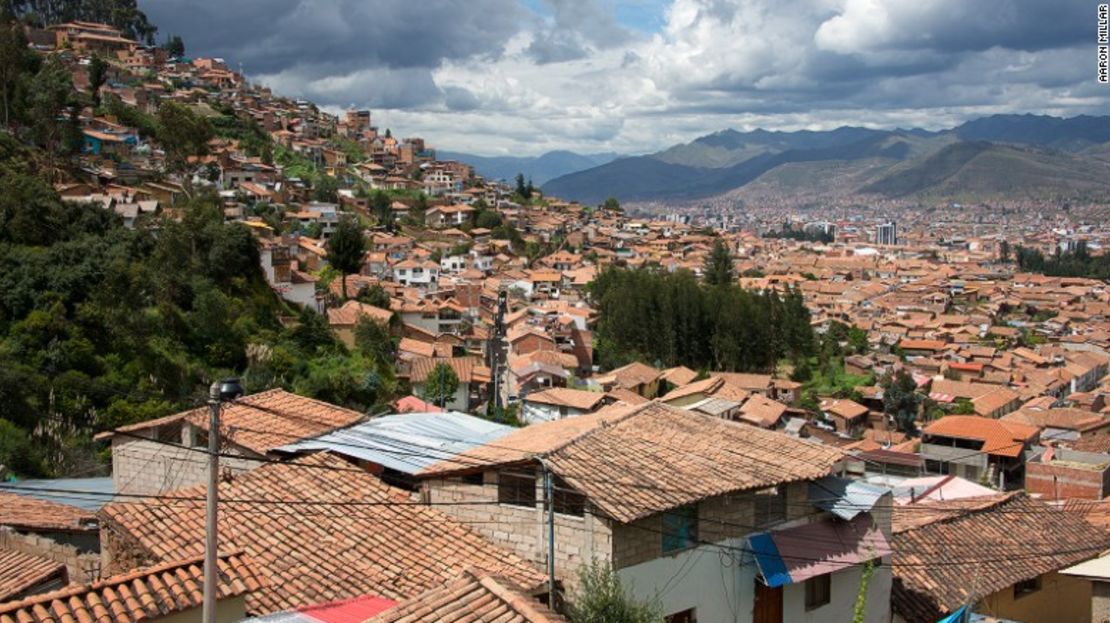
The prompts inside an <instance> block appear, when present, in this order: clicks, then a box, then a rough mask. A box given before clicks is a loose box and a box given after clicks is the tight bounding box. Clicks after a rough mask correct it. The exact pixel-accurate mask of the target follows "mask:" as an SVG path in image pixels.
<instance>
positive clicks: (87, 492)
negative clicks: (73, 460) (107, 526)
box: [4, 476, 116, 512]
mask: <svg viewBox="0 0 1110 623" xmlns="http://www.w3.org/2000/svg"><path fill="white" fill-rule="evenodd" d="M4 487H5V491H8V492H9V493H16V494H18V495H26V496H28V497H32V498H37V499H40V500H46V501H47V502H61V503H62V504H69V505H71V506H76V507H78V508H83V509H85V510H89V511H93V512H96V511H98V510H100V507H101V506H104V505H105V504H107V503H108V502H111V501H112V500H113V497H112V496H113V495H114V494H115V492H116V491H115V488H114V487H113V486H112V478H111V477H110V476H105V477H100V478H52V479H41V480H40V479H34V480H19V481H16V482H6V483H4ZM60 490H65V491H67V492H72V493H64V494H63V493H58V491H60Z"/></svg>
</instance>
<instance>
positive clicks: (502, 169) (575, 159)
mask: <svg viewBox="0 0 1110 623" xmlns="http://www.w3.org/2000/svg"><path fill="white" fill-rule="evenodd" d="M437 157H439V158H440V159H441V160H459V161H461V162H465V163H467V164H469V165H471V166H473V167H474V170H475V171H477V172H478V175H481V176H482V177H485V178H487V179H493V180H512V179H514V178H515V177H516V175H517V173H523V174H524V177H526V178H532V183H534V184H536V185H537V186H539V185H542V184H544V183H546V182H547V181H548V180H551V179H554V178H556V177H560V176H562V175H567V174H569V173H575V172H578V171H583V170H585V169H590V168H593V167H596V166H599V165H603V164H607V163H609V162H612V161H613V160H616V159H617V158H618V157H619V156H618V154H614V153H603V154H576V153H574V152H572V151H549V152H547V153H546V154H543V155H542V156H530V157H513V156H475V155H472V154H464V153H460V152H453V151H443V150H438V151H437Z"/></svg>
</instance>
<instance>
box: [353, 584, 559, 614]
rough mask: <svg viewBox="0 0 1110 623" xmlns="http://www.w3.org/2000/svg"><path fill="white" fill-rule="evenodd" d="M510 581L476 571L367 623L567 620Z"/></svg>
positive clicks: (400, 605) (402, 604) (404, 603)
mask: <svg viewBox="0 0 1110 623" xmlns="http://www.w3.org/2000/svg"><path fill="white" fill-rule="evenodd" d="M565 621H566V619H564V618H563V617H561V616H559V615H558V614H555V613H554V612H552V611H551V610H549V609H548V608H547V607H546V606H544V605H543V604H541V603H539V602H538V601H536V600H534V599H532V598H531V597H529V596H528V595H526V594H525V592H524V591H523V590H522V589H520V588H519V587H517V586H514V585H513V584H512V583H511V582H510V581H508V580H505V579H502V578H496V577H493V576H489V575H482V574H476V573H473V572H470V571H468V572H466V573H463V574H462V575H461V576H459V577H458V578H456V579H454V580H452V581H451V582H448V583H447V584H445V585H444V586H441V587H439V588H434V589H432V590H430V591H428V592H426V593H424V594H422V595H419V596H417V597H414V598H412V599H410V600H409V601H406V602H403V603H401V604H398V605H397V607H395V608H392V609H390V610H387V611H385V612H383V613H382V614H379V615H378V616H376V617H374V618H372V619H370V620H368V621H366V623H565Z"/></svg>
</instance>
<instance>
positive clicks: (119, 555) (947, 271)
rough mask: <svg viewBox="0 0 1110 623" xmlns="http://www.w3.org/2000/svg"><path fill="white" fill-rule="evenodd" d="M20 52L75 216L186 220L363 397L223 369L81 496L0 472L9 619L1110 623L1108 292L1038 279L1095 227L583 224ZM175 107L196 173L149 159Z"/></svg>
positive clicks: (331, 128)
mask: <svg viewBox="0 0 1110 623" xmlns="http://www.w3.org/2000/svg"><path fill="white" fill-rule="evenodd" d="M25 35H26V38H27V41H28V43H29V45H30V49H32V50H33V51H34V53H35V54H36V55H37V56H39V57H41V58H42V59H47V60H45V61H44V62H47V63H56V64H57V65H58V66H60V67H64V68H65V70H66V72H68V73H69V76H70V79H71V81H72V89H73V90H75V91H76V92H80V93H89V94H90V97H91V98H93V99H94V100H96V102H98V103H97V104H95V105H94V104H92V103H91V102H90V105H88V106H84V107H80V108H79V109H75V110H73V111H72V112H73V117H72V118H73V123H74V124H76V127H77V128H78V129H79V133H80V144H79V147H78V148H77V149H76V150H75V152H74V153H73V154H72V155H71V165H72V166H70V167H69V168H68V169H67V170H66V172H65V173H64V174H59V175H58V176H56V177H54V178H52V180H51V185H52V187H53V189H54V190H55V191H56V193H57V195H58V196H59V197H60V199H61V201H62V202H63V203H64V204H65V205H71V206H78V205H80V206H84V207H88V206H92V207H94V208H96V209H97V210H102V211H103V212H105V213H107V214H109V215H113V218H115V219H117V222H118V223H119V225H120V227H122V228H124V229H131V230H144V229H152V230H154V231H156V232H162V231H163V230H165V231H169V229H170V227H169V225H168V223H171V222H176V223H182V222H186V223H187V222H189V221H188V219H189V218H191V217H190V211H191V210H192V209H193V206H194V203H195V202H196V201H197V200H198V197H207V198H209V199H210V200H211V201H213V202H214V205H216V206H217V207H218V209H219V210H220V211H221V215H222V221H221V223H220V225H221V226H225V227H234V228H236V231H245V232H249V233H250V237H249V240H250V243H251V247H252V250H253V251H254V252H255V255H252V258H256V259H257V261H258V266H257V270H255V267H249V268H250V270H251V271H254V272H257V273H258V274H259V275H260V276H261V278H262V279H264V282H265V284H266V286H268V288H267V289H266V290H265V291H264V292H263V293H262V294H257V293H255V294H252V296H260V297H265V296H271V297H273V298H274V300H275V301H277V300H280V305H281V306H282V307H281V313H280V320H281V323H282V325H283V328H284V329H288V330H290V331H295V330H296V329H297V328H298V327H299V328H308V330H314V329H313V328H314V327H317V326H319V327H326V332H327V333H328V334H327V335H326V336H325V338H320V339H326V340H330V341H331V342H334V343H335V344H336V346H335V348H337V349H342V350H343V351H345V352H351V353H355V352H359V353H363V354H364V355H365V356H366V357H367V358H372V359H373V360H374V361H376V362H377V364H380V365H377V364H376V365H377V368H375V370H374V372H373V373H372V374H371V375H363V377H360V378H359V379H358V380H357V381H356V380H346V381H344V382H346V383H348V384H350V385H354V384H356V383H370V380H368V379H367V377H369V376H373V382H374V383H375V389H374V391H373V393H374V396H375V400H374V401H372V404H366V403H359V404H357V405H356V404H354V403H344V402H343V401H341V400H338V399H336V400H328V399H325V398H322V397H321V396H331V395H335V396H345V395H348V393H345V390H343V389H337V390H335V391H334V392H333V394H315V395H307V392H298V391H297V387H296V386H294V385H293V384H290V383H286V382H283V380H282V379H281V378H278V376H279V375H275V376H274V378H275V379H276V380H274V382H272V383H270V386H269V387H266V388H262V389H259V390H258V391H246V390H244V389H243V387H242V386H241V385H240V381H242V385H249V384H248V383H247V380H246V379H245V378H243V379H239V380H236V379H233V378H231V377H232V376H237V375H239V374H241V373H243V371H242V370H236V369H234V366H233V365H228V366H223V367H222V368H221V369H222V370H226V371H227V372H228V374H227V376H226V377H225V376H223V375H221V377H219V378H206V379H205V381H206V382H211V383H213V385H214V390H213V392H214V393H213V394H212V396H211V397H210V398H208V399H207V400H206V399H205V397H201V398H200V399H199V400H195V401H194V402H193V403H192V404H191V405H190V406H189V408H187V409H183V410H176V406H177V405H179V403H176V402H175V403H173V404H174V405H175V410H174V412H171V413H154V412H151V413H149V415H150V417H143V418H138V417H134V418H131V419H130V420H129V421H123V420H122V419H121V420H118V421H115V422H113V424H116V425H111V426H100V427H99V429H98V430H96V431H95V437H94V439H95V443H96V444H97V448H98V452H99V453H100V454H99V455H98V456H100V457H101V458H102V459H103V462H102V464H101V465H99V466H95V465H94V466H93V467H92V468H89V469H87V470H86V471H87V472H93V471H96V469H95V468H96V467H100V468H103V469H101V470H100V472H99V473H95V474H92V476H91V477H90V475H89V474H88V473H65V474H57V475H58V476H61V477H59V478H37V479H35V478H32V479H24V478H23V476H24V474H22V473H19V470H18V469H17V468H15V467H14V466H6V467H5V468H3V469H2V471H3V472H4V475H5V476H8V477H9V478H8V480H9V481H8V482H5V483H4V484H0V623H62V622H69V621H74V622H78V623H94V622H95V623H137V622H139V621H166V622H167V623H168V622H169V621H170V620H173V621H174V622H175V623H189V622H194V621H195V622H197V623H200V622H201V621H202V620H203V621H205V623H209V621H210V619H209V618H208V617H209V616H214V618H213V619H211V623H215V622H216V621H219V622H220V623H225V622H226V623H231V622H233V621H242V620H248V621H259V622H260V623H265V622H275V621H323V622H326V623H332V622H336V623H338V622H340V621H342V622H359V623H361V622H367V623H370V622H375V623H377V622H387V621H396V622H401V621H405V622H425V621H426V622H432V621H460V622H461V621H483V622H494V621H497V622H509V621H513V622H533V623H541V622H552V623H555V622H566V621H570V622H571V623H577V622H578V621H585V620H591V621H592V620H602V619H585V618H582V617H583V615H582V614H581V613H582V612H583V609H582V608H583V606H582V604H584V603H588V602H589V596H590V595H591V593H590V591H591V589H596V588H597V585H598V583H602V584H604V583H605V582H612V581H613V578H617V580H618V586H619V587H622V588H621V591H623V592H622V593H621V596H622V597H623V598H625V599H626V600H627V601H628V602H630V603H633V604H639V605H640V606H642V607H643V608H645V609H646V610H647V611H650V612H651V614H649V615H647V616H646V617H645V618H643V619H637V620H661V621H667V622H668V623H690V622H694V621H698V622H700V623H718V622H722V623H723V622H726V621H751V622H753V623H781V622H784V621H786V622H806V621H813V622H818V621H865V622H868V623H880V622H881V623H888V622H891V621H897V622H905V623H918V622H921V623H925V622H929V623H932V622H939V621H984V622H989V621H1021V622H1026V623H1038V622H1046V623H1047V622H1050V621H1051V622H1057V621H1106V620H1110V557H1104V555H1105V554H1108V553H1110V503H1108V502H1106V498H1107V496H1110V400H1108V399H1110V288H1108V286H1107V281H1106V280H1105V279H1099V278H1091V277H1089V276H1063V275H1059V274H1057V275H1053V274H1048V273H1051V272H1053V271H1052V270H1047V269H1044V266H1046V265H1048V264H1051V263H1052V262H1053V261H1058V262H1063V261H1064V259H1060V258H1074V259H1075V261H1077V262H1079V261H1089V260H1090V258H1098V257H1101V256H1102V252H1103V250H1104V249H1106V248H1107V245H1110V229H1108V228H1107V226H1106V223H1105V221H1102V222H1100V221H1096V220H1091V219H1090V218H1089V212H1086V211H1084V209H1082V208H1081V207H1077V208H1076V209H1075V210H1073V211H1063V210H1061V211H1058V212H1057V213H1054V214H1047V213H1046V214H1044V215H1042V214H1041V213H1040V212H1036V211H1029V210H1026V211H1014V212H1012V213H1007V214H1006V215H1005V216H1004V217H1002V216H999V217H997V218H995V217H988V218H969V217H967V214H968V212H964V211H960V210H957V209H956V208H957V207H958V206H953V205H951V204H950V203H949V204H943V205H938V206H934V207H933V209H932V210H931V211H930V212H928V213H920V212H914V211H912V210H909V209H908V206H899V205H894V204H890V205H870V206H864V207H860V208H858V209H854V208H851V207H849V206H843V205H842V206H837V207H836V209H835V210H833V209H832V208H831V207H830V209H829V210H827V211H825V212H824V213H820V212H818V211H804V210H800V209H798V208H797V207H796V206H792V205H791V206H783V205H781V204H780V203H779V202H777V201H767V202H766V203H764V204H760V205H753V206H751V207H750V209H749V210H748V211H747V212H746V215H745V216H744V217H743V218H724V217H721V216H720V214H719V213H715V214H711V213H710V211H704V210H688V211H683V212H682V213H672V212H668V211H667V210H665V209H663V210H658V211H652V212H646V211H633V210H631V209H628V208H627V207H625V208H622V206H621V205H620V203H619V202H618V201H617V200H616V199H611V200H609V201H606V202H604V203H603V204H601V205H584V204H580V203H577V202H573V201H564V200H561V199H559V198H557V197H552V196H546V195H544V193H543V192H542V191H541V190H540V189H538V188H535V187H534V186H533V184H532V183H531V181H530V180H526V179H524V178H523V176H521V177H519V178H518V179H516V180H493V179H484V178H482V177H481V176H480V175H478V174H477V173H476V172H475V170H474V169H473V168H472V167H471V166H469V165H467V164H466V163H464V162H459V161H453V160H439V159H437V157H436V155H437V154H436V148H435V144H434V140H433V138H432V137H428V138H421V137H404V138H402V137H394V136H393V134H392V132H391V131H390V130H389V129H386V128H382V127H379V126H378V125H375V120H374V117H373V115H372V111H370V110H366V109H351V110H347V111H344V112H342V113H341V114H331V113H329V112H326V111H325V110H322V109H321V108H319V107H317V106H316V105H314V104H313V103H312V102H309V101H304V100H296V99H289V98H286V97H283V96H281V95H279V94H275V93H273V92H272V91H271V90H270V89H269V88H267V87H264V86H261V85H259V84H254V83H252V82H251V81H250V80H248V79H247V78H246V77H245V75H244V74H243V73H242V70H241V69H239V68H236V67H232V66H229V65H228V63H227V62H225V61H223V60H221V59H218V58H205V57H203V56H186V55H185V54H184V52H183V51H182V50H178V51H177V52H179V53H177V54H173V53H171V52H172V51H171V50H168V49H166V48H165V47H155V46H150V45H145V44H142V43H140V42H138V41H135V40H132V39H129V38H128V37H127V36H126V35H125V33H124V32H122V31H121V30H120V29H118V28H114V27H112V26H110V25H106V24H100V23H92V22H83V21H73V22H69V23H61V24H55V25H51V26H49V27H47V28H42V29H40V28H34V27H27V28H26V32H25ZM175 106H179V107H180V108H182V109H184V112H183V113H181V114H182V115H183V116H182V117H180V119H182V122H181V126H180V127H182V128H186V127H191V126H192V125H193V124H196V125H197V126H198V127H199V126H201V125H203V126H204V127H205V128H207V131H202V132H199V133H198V136H200V137H201V138H202V139H203V140H202V141H201V142H199V143H197V142H196V141H192V143H193V144H189V143H190V141H189V140H185V141H182V142H183V143H186V144H188V145H187V147H185V148H183V147H182V146H181V145H179V144H173V143H171V142H170V140H169V139H168V138H166V137H168V136H169V134H168V133H163V132H162V131H152V130H151V129H150V128H149V127H147V124H149V123H152V122H153V120H155V119H159V118H160V117H159V115H164V114H165V111H167V110H171V109H173V107H175ZM160 123H161V122H160ZM183 131H184V130H183ZM58 168H59V169H61V167H60V166H59V167H58ZM182 253H184V251H182ZM213 253H215V251H213ZM1034 257H1036V258H1039V259H1038V260H1036V261H1034V260H1032V259H1030V258H1034ZM1054 258H1056V259H1055V260H1054ZM244 273H245V271H244ZM647 274H649V275H651V277H650V278H648V277H642V279H643V280H642V281H637V279H641V275H647ZM236 277H239V278H243V279H246V275H245V274H243V275H233V276H232V279H234V278H236ZM190 287H194V288H195V289H197V290H200V288H199V287H196V286H190ZM714 297H720V298H714ZM729 297H734V298H729ZM695 299H696V300H698V301H707V303H705V304H704V305H700V306H698V308H697V309H696V310H687V311H683V309H685V307H684V304H685V303H690V304H691V305H692V304H693V303H691V301H694V300H695ZM721 301H726V302H734V303H724V304H720V305H717V304H715V302H717V303H719V302H721ZM197 307H199V304H198V305H197ZM726 307H727V308H728V309H725V308H726ZM680 308H683V309H680ZM733 308H736V310H739V311H736V310H734V309H733ZM741 308H742V309H741ZM766 310H770V311H767V312H766V313H767V314H768V315H770V317H769V318H763V317H762V316H760V314H761V313H763V312H764V311H766ZM190 311H192V310H190ZM733 311H735V314H736V315H729V314H730V313H732V312H733ZM228 313H230V312H228ZM682 314H688V315H685V316H684V315H682ZM661 318H686V319H688V322H689V323H693V324H690V325H689V326H686V325H683V324H682V322H680V321H678V320H676V321H674V322H673V323H670V322H665V321H662V320H660V319H661ZM753 318H754V319H757V320H758V322H757V321H756V320H753ZM0 320H3V322H4V323H8V322H9V319H8V318H7V317H5V316H3V315H2V314H0ZM182 322H185V321H184V320H182ZM683 322H685V321H683ZM660 323H662V324H660ZM749 324H750V325H752V326H748V325H749ZM757 324H758V326H755V325H757ZM787 325H789V326H790V329H789V330H787V329H786V328H784V327H786V326H787ZM659 327H666V328H663V329H660V328H659ZM306 332H307V331H306ZM314 339H315V338H314ZM745 340H747V341H748V342H750V343H751V344H749V345H741V344H740V342H743V341H745ZM752 345H754V346H752ZM749 346H750V348H749ZM241 350H246V351H247V352H246V354H245V355H244V356H243V357H245V358H247V359H249V360H250V362H251V364H252V365H253V364H255V363H257V362H259V361H263V362H267V361H270V360H271V359H273V360H277V359H280V358H281V356H282V355H281V353H280V352H278V349H276V348H271V347H269V346H264V345H259V344H256V343H250V344H246V345H245V347H244V348H243V349H241ZM229 360H230V361H239V359H235V358H230V359H229ZM290 365H291V366H292V365H293V364H290ZM182 376H183V377H184V374H183V375H182ZM243 376H244V377H245V376H246V375H245V374H243ZM5 383H6V382H5ZM4 387H7V385H6V384H5V385H3V386H2V387H0V389H2V388H4ZM252 389H257V388H252ZM0 395H4V396H6V394H4V393H3V392H2V391H0ZM51 408H52V407H51ZM5 417H6V416H5ZM44 421H45V422H47V424H49V420H44ZM97 421H98V422H100V421H101V420H97ZM43 426H46V424H44V425H43ZM213 462H218V471H214V470H213V467H212V466H213ZM210 483H212V484H210ZM213 492H214V493H216V494H217V497H216V498H213V497H211V496H212V493H213ZM210 499H218V500H219V501H218V504H217V505H216V506H215V507H214V508H215V509H216V512H217V519H216V520H215V524H214V527H215V529H214V530H213V525H211V524H206V517H207V516H206V513H207V512H208V510H207V507H206V501H207V500H210ZM213 535H215V536H216V537H217V538H218V547H217V548H216V550H215V551H214V552H213V551H211V550H210V549H209V548H211V547H212V546H211V545H210V542H208V541H207V540H206V539H208V538H210V537H211V536H213ZM206 554H214V555H215V560H216V561H217V562H216V567H217V568H216V570H215V571H216V573H215V575H211V576H208V575H206V572H207V571H210V570H211V569H208V568H206V565H207V563H206V562H205V560H206ZM213 580H214V581H215V583H216V586H215V588H214V589H213V593H214V599H215V604H214V608H215V610H214V615H210V614H209V613H206V612H204V610H205V608H204V607H203V606H204V597H203V593H204V592H205V591H204V589H205V588H211V586H208V584H209V583H210V582H212V581H213ZM621 591H618V592H621ZM621 620H624V619H621ZM629 620H631V619H629Z"/></svg>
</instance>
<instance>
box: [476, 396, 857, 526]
mask: <svg viewBox="0 0 1110 623" xmlns="http://www.w3.org/2000/svg"><path fill="white" fill-rule="evenodd" d="M525 430H527V429H525ZM505 441H506V440H505V439H504V438H502V439H501V440H498V443H499V444H500V443H502V442H505ZM843 457H844V454H843V453H842V452H840V451H838V450H835V449H833V448H828V447H825V446H821V445H819V444H811V443H808V442H805V441H802V440H799V439H794V438H792V437H788V436H787V435H784V434H782V433H776V432H772V431H767V430H763V429H761V428H756V427H753V426H747V425H744V424H739V423H736V422H729V421H727V420H722V419H720V418H716V417H712V416H709V415H704V414H701V413H697V412H695V411H685V410H682V409H678V408H675V407H671V406H668V405H665V404H662V403H658V402H653V403H650V404H647V405H643V406H641V407H638V408H636V409H635V410H633V411H632V412H630V413H629V414H628V415H626V416H624V417H622V418H619V419H617V420H615V421H613V422H611V423H609V424H608V425H606V426H600V427H596V428H593V429H591V430H590V431H588V432H586V433H585V434H583V435H581V436H579V437H578V438H577V439H573V440H572V441H570V442H569V443H567V444H566V445H564V446H562V447H560V448H556V449H554V450H553V451H551V452H549V453H547V456H546V459H547V463H548V465H549V466H550V467H551V469H552V470H553V471H554V472H555V473H556V474H558V475H559V476H560V477H562V478H563V479H564V480H566V482H567V483H568V484H569V485H570V486H572V487H574V488H575V489H576V490H578V491H580V492H581V493H583V494H585V495H586V497H588V498H589V500H590V502H591V503H592V504H594V505H595V506H597V507H598V508H599V509H600V510H601V512H603V513H604V514H606V515H608V516H609V517H612V518H613V519H616V520H617V521H621V522H630V521H634V520H635V519H638V518H640V517H645V516H648V515H651V514H654V513H657V512H661V511H664V510H667V509H670V508H674V507H676V506H681V505H683V504H689V503H692V502H696V501H698V500H701V499H705V498H709V497H713V496H716V495H721V494H724V493H728V492H732V491H742V490H746V489H756V488H762V487H769V486H772V485H777V484H781V483H784V482H791V481H797V480H808V479H811V478H820V477H822V476H825V475H827V474H828V473H829V472H830V470H831V469H832V468H833V466H834V465H835V464H836V463H837V462H838V461H840V460H841V459H842V458H843Z"/></svg>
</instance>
